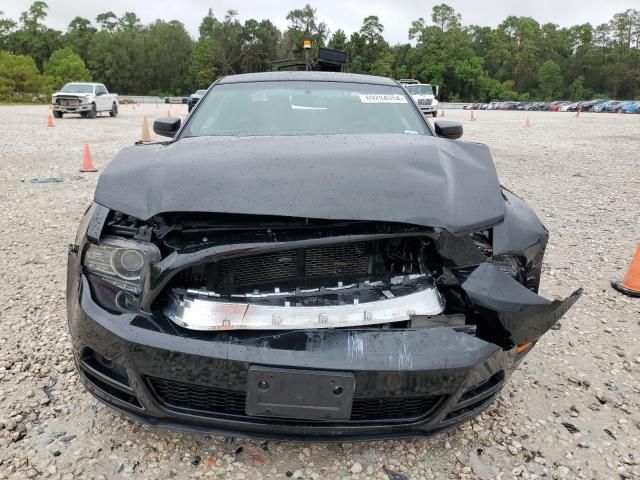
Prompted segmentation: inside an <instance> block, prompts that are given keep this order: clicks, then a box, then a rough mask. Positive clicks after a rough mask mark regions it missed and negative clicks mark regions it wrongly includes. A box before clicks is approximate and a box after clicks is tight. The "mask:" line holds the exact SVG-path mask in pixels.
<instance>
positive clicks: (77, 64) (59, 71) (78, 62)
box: [44, 47, 91, 88]
mask: <svg viewBox="0 0 640 480" xmlns="http://www.w3.org/2000/svg"><path fill="white" fill-rule="evenodd" d="M44 74H45V75H47V76H48V77H50V78H51V83H52V85H53V87H54V88H60V87H62V86H63V85H64V84H65V83H67V82H88V81H90V80H91V74H90V73H89V70H87V67H85V65H84V62H83V61H82V58H80V56H79V55H78V54H77V53H75V52H74V51H73V50H71V48H69V47H65V48H61V49H59V50H56V51H55V52H53V54H51V57H50V58H49V60H48V61H47V62H45V64H44Z"/></svg>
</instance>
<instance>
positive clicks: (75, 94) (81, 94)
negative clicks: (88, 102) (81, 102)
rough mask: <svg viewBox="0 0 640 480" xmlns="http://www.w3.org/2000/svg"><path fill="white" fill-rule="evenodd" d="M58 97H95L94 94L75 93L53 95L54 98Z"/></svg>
mask: <svg viewBox="0 0 640 480" xmlns="http://www.w3.org/2000/svg"><path fill="white" fill-rule="evenodd" d="M56 95H67V96H70V97H88V96H89V95H93V94H92V93H74V92H56V93H54V94H53V96H54V97H55V96H56Z"/></svg>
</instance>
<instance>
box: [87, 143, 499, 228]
mask: <svg viewBox="0 0 640 480" xmlns="http://www.w3.org/2000/svg"><path fill="white" fill-rule="evenodd" d="M95 201H96V202H97V203H99V204H100V205H103V206H105V207H108V208H110V209H113V210H118V211H120V212H123V213H125V214H128V215H132V216H134V217H136V218H139V219H142V220H147V219H149V218H151V217H153V216H154V215H158V214H160V213H167V212H210V213H234V214H247V215H274V216H286V217H302V218H318V219H327V220H367V221H386V222H398V223H407V224H413V225H420V226H428V227H433V228H444V229H446V230H448V231H450V232H453V233H460V232H468V231H473V230H478V229H482V228H487V227H490V226H493V225H495V224H496V223H498V222H500V221H501V220H502V219H503V218H504V215H505V205H504V200H503V198H502V195H501V188H500V185H499V182H498V177H497V174H496V170H495V166H494V164H493V160H492V158H491V154H490V152H489V149H488V148H487V147H486V146H485V145H480V144H474V143H465V142H458V141H455V142H454V141H450V140H445V139H441V138H437V137H431V136H423V135H402V134H384V135H306V136H279V137H242V138H238V137H197V138H184V139H181V140H179V141H177V142H173V143H170V144H156V145H140V146H134V147H129V148H126V149H124V150H123V151H121V152H120V153H119V154H118V155H117V156H116V158H115V159H114V160H113V161H112V162H111V163H110V164H109V165H108V166H107V168H106V169H105V170H104V172H103V173H102V175H101V176H100V179H99V181H98V186H97V188H96V193H95Z"/></svg>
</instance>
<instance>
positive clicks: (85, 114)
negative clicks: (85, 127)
mask: <svg viewBox="0 0 640 480" xmlns="http://www.w3.org/2000/svg"><path fill="white" fill-rule="evenodd" d="M88 114H89V112H80V116H81V117H82V118H87V115H88Z"/></svg>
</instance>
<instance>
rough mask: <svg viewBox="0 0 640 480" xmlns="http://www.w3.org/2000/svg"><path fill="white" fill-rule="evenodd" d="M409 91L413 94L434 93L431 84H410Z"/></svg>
mask: <svg viewBox="0 0 640 480" xmlns="http://www.w3.org/2000/svg"><path fill="white" fill-rule="evenodd" d="M407 91H408V92H409V93H410V94H411V95H433V89H432V88H431V85H408V86H407Z"/></svg>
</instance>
